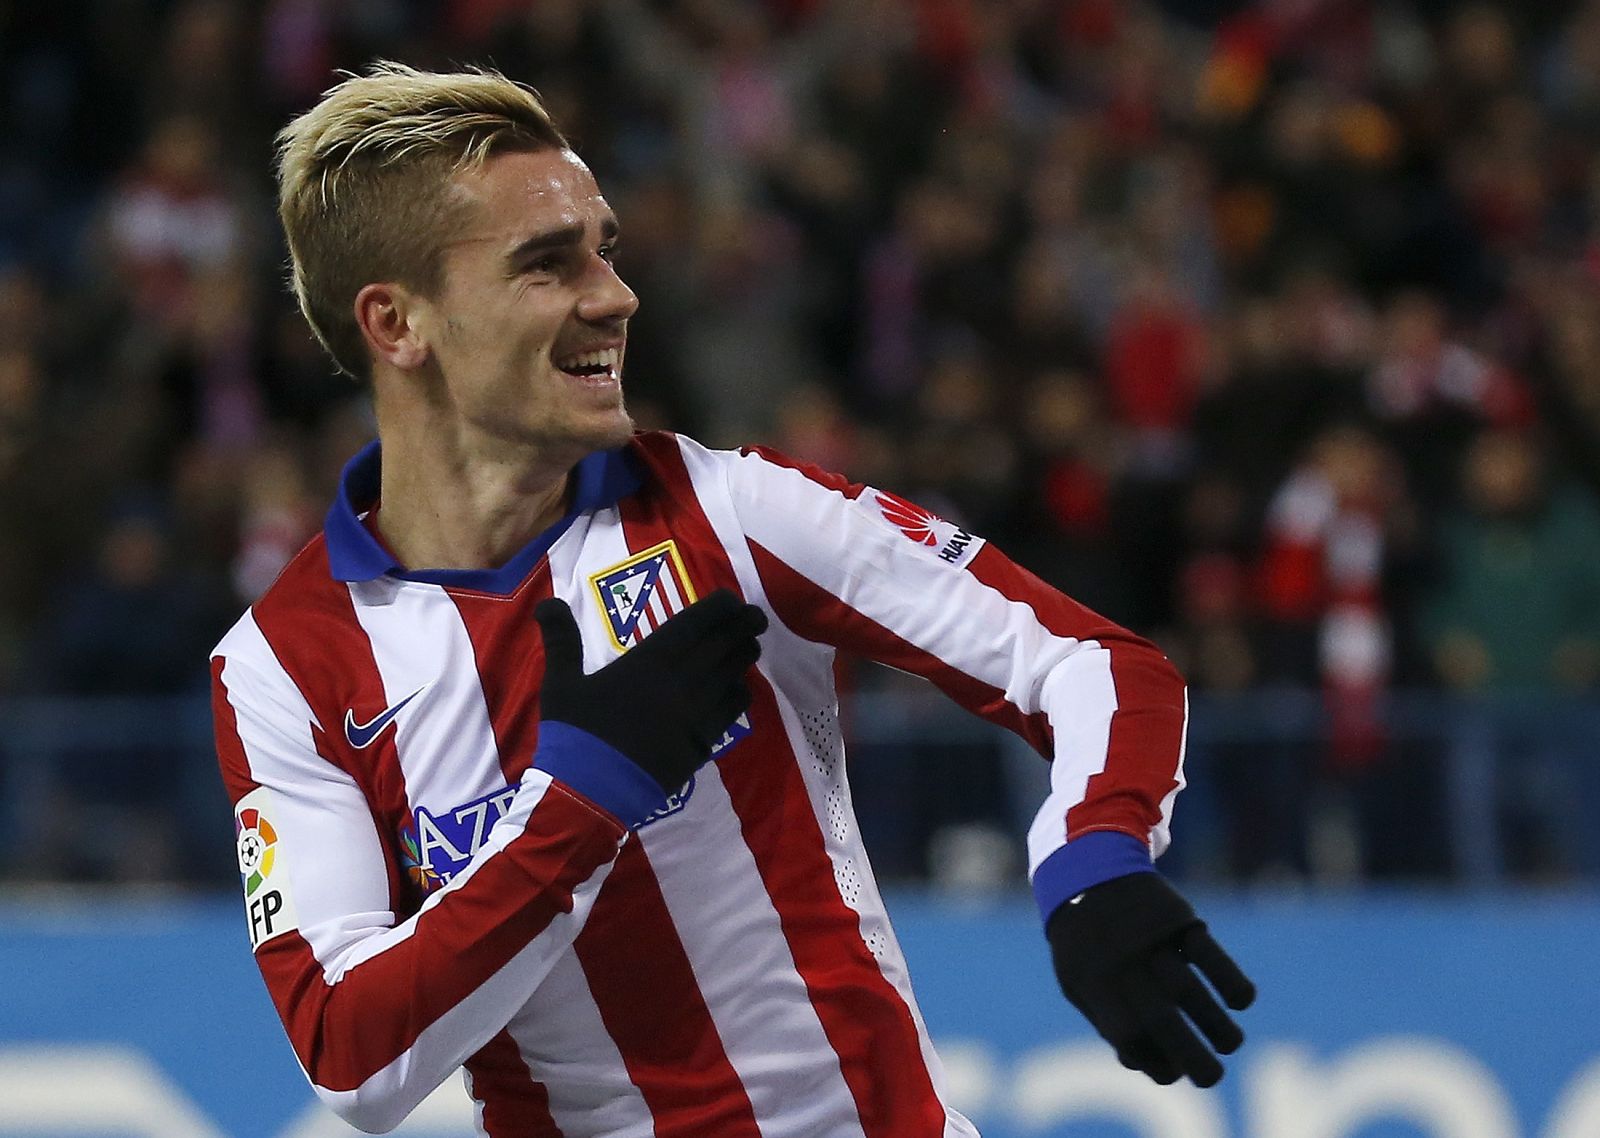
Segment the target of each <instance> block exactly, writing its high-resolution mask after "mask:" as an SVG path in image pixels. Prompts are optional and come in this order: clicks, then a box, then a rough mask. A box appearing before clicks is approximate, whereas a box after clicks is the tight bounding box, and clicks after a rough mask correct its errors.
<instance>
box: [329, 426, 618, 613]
mask: <svg viewBox="0 0 1600 1138" xmlns="http://www.w3.org/2000/svg"><path fill="white" fill-rule="evenodd" d="M381 468H382V467H381V452H380V448H379V444H378V443H376V442H373V443H370V444H368V445H367V446H366V447H364V448H363V449H362V451H361V453H360V454H358V455H356V456H355V457H354V458H352V459H351V460H350V461H349V462H348V463H347V464H346V465H345V468H344V473H343V474H341V475H340V476H339V493H338V496H337V497H335V498H334V500H333V506H332V507H331V508H330V509H329V510H328V517H327V521H326V522H324V524H323V530H322V532H323V534H324V535H325V536H326V537H327V540H328V568H329V571H330V572H331V573H332V575H333V579H334V580H335V581H372V580H376V579H377V578H379V577H382V576H385V575H388V576H391V577H398V578H399V579H401V580H403V581H425V582H427V583H428V584H432V585H449V586H452V587H455V588H462V589H474V590H476V591H478V592H482V593H502V594H503V593H510V592H514V591H515V590H516V588H517V586H518V585H520V584H522V582H523V581H524V580H525V579H526V578H527V576H528V574H529V573H530V572H532V571H533V567H534V566H535V565H537V564H538V563H539V558H541V557H543V556H544V555H545V553H546V552H547V551H548V550H549V549H550V547H551V546H552V545H554V544H555V543H556V540H557V539H558V538H559V537H560V536H561V535H562V534H564V533H566V532H567V527H569V526H570V525H572V523H573V521H575V520H576V519H577V517H578V515H580V514H584V513H588V512H589V511H591V510H601V509H604V508H605V507H607V506H611V505H615V504H616V503H617V502H618V501H620V500H621V499H623V498H626V497H627V496H628V495H629V494H632V493H633V492H634V491H635V490H637V489H638V488H639V486H640V484H641V479H640V477H639V472H638V471H637V470H636V469H635V468H634V465H633V463H632V462H631V461H629V458H628V450H627V448H626V447H621V448H618V449H617V450H602V451H596V452H595V453H593V454H591V455H589V456H588V457H586V458H585V459H584V460H583V461H582V462H580V463H578V465H577V466H575V467H573V468H572V474H573V479H574V487H573V493H572V508H571V509H570V510H568V511H567V514H566V516H565V517H563V518H562V519H561V520H560V521H558V522H556V523H555V524H554V525H552V526H551V527H550V528H549V529H547V530H545V531H544V532H543V533H541V534H540V535H539V536H538V537H536V538H534V539H533V540H532V541H530V542H529V543H528V544H527V545H525V546H523V547H522V548H521V549H520V550H518V551H517V553H516V554H515V555H514V556H513V557H512V558H511V560H509V561H507V562H506V563H505V564H504V565H502V566H500V568H498V569H406V568H404V567H403V566H401V564H400V563H399V562H398V561H396V560H395V559H394V556H393V555H392V554H390V552H389V551H388V550H387V549H385V548H384V547H383V545H382V544H381V543H380V542H379V541H378V539H377V538H376V537H375V536H373V534H372V532H371V531H370V530H368V529H367V527H366V526H365V525H363V524H362V521H361V512H364V511H366V510H368V509H370V508H371V507H372V504H373V503H374V502H376V501H377V499H378V487H379V471H380V470H381Z"/></svg>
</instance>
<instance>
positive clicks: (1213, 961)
mask: <svg viewBox="0 0 1600 1138" xmlns="http://www.w3.org/2000/svg"><path fill="white" fill-rule="evenodd" d="M1178 951H1180V952H1182V953H1183V955H1184V958H1185V959H1187V960H1188V961H1189V963H1191V964H1193V965H1194V966H1195V967H1196V968H1198V969H1200V971H1201V973H1202V974H1203V975H1204V976H1205V978H1206V979H1207V980H1209V981H1210V982H1211V986H1212V987H1213V988H1215V989H1216V990H1217V994H1218V995H1220V996H1221V997H1222V1000H1223V1002H1224V1003H1226V1004H1227V1005H1228V1006H1229V1007H1230V1008H1232V1009H1233V1010H1234V1011H1243V1010H1244V1009H1245V1008H1247V1007H1249V1006H1250V1005H1251V1004H1253V1003H1254V1002H1255V999H1256V986H1255V985H1254V984H1252V983H1251V982H1250V978H1249V977H1248V976H1246V975H1245V974H1244V972H1243V970H1242V969H1240V967H1239V966H1238V965H1237V964H1235V963H1234V962H1233V957H1231V956H1229V955H1228V954H1227V953H1226V952H1224V951H1223V949H1222V946H1221V945H1220V944H1218V943H1217V942H1216V941H1215V940H1214V939H1213V938H1212V936H1211V934H1210V933H1209V932H1207V931H1206V928H1205V926H1204V925H1200V926H1198V927H1196V928H1192V929H1189V930H1188V931H1187V932H1186V933H1184V935H1183V937H1182V939H1181V940H1179V941H1178Z"/></svg>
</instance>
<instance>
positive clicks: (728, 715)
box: [708, 680, 751, 746]
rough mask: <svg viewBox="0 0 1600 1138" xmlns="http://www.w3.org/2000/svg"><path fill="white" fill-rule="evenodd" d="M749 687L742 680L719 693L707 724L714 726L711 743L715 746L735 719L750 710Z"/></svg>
mask: <svg viewBox="0 0 1600 1138" xmlns="http://www.w3.org/2000/svg"><path fill="white" fill-rule="evenodd" d="M750 703H751V698H750V685H748V684H746V683H745V682H744V681H743V680H736V681H734V682H733V683H732V684H729V685H728V688H727V690H726V691H724V692H722V693H721V699H720V700H719V701H718V702H717V704H716V706H715V709H714V710H713V711H712V713H711V715H710V718H709V720H708V721H709V722H711V723H714V724H716V730H715V731H714V732H713V733H712V738H711V742H712V745H713V746H715V745H716V744H717V743H719V742H721V740H722V736H723V735H724V734H726V733H727V730H728V727H729V726H730V725H732V723H733V721H734V720H735V719H738V718H739V716H741V715H743V714H744V713H745V712H746V711H749V710H750Z"/></svg>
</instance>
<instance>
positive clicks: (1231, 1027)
mask: <svg viewBox="0 0 1600 1138" xmlns="http://www.w3.org/2000/svg"><path fill="white" fill-rule="evenodd" d="M1150 972H1151V974H1152V975H1153V976H1155V978H1156V983H1157V984H1159V985H1161V990H1162V991H1164V992H1166V994H1167V995H1168V996H1170V997H1171V998H1172V1000H1173V1001H1174V1002H1175V1003H1176V1004H1177V1005H1178V1007H1180V1008H1182V1009H1183V1014H1184V1015H1186V1016H1188V1017H1189V1020H1190V1022H1192V1023H1193V1024H1194V1025H1195V1026H1196V1027H1198V1028H1199V1029H1200V1032H1201V1034H1203V1035H1204V1036H1205V1037H1206V1039H1207V1040H1208V1041H1209V1042H1210V1044H1211V1046H1212V1047H1214V1048H1216V1049H1217V1050H1218V1051H1220V1052H1221V1053H1222V1054H1224V1055H1229V1054H1232V1053H1233V1052H1235V1051H1237V1050H1239V1045H1240V1044H1242V1043H1243V1042H1244V1032H1243V1031H1241V1030H1240V1029H1239V1025H1238V1024H1236V1023H1234V1022H1233V1020H1232V1019H1231V1018H1229V1016H1228V1013H1227V1012H1225V1011H1223V1010H1222V1005H1221V1004H1219V1003H1217V1000H1216V997H1215V996H1213V995H1212V994H1211V992H1210V991H1209V990H1208V989H1207V988H1206V986H1205V985H1204V984H1202V983H1201V982H1200V977H1198V976H1196V975H1195V974H1194V972H1193V971H1192V970H1191V969H1190V968H1189V965H1188V964H1186V963H1185V962H1184V960H1183V959H1182V957H1180V956H1179V955H1178V954H1177V953H1176V952H1173V951H1171V950H1167V951H1163V952H1158V953H1156V955H1155V956H1154V957H1153V958H1152V959H1151V961H1150Z"/></svg>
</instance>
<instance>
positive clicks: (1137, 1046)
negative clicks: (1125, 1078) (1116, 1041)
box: [1117, 1038, 1183, 1087]
mask: <svg viewBox="0 0 1600 1138" xmlns="http://www.w3.org/2000/svg"><path fill="white" fill-rule="evenodd" d="M1117 1062H1119V1063H1121V1064H1122V1065H1123V1066H1124V1067H1126V1068H1128V1070H1130V1071H1138V1072H1139V1073H1140V1074H1143V1075H1149V1076H1150V1078H1151V1079H1152V1080H1154V1081H1155V1082H1157V1083H1160V1084H1161V1085H1162V1086H1164V1087H1166V1086H1171V1085H1172V1084H1173V1083H1175V1082H1177V1081H1178V1080H1179V1079H1180V1078H1182V1077H1183V1072H1182V1071H1180V1070H1178V1068H1177V1067H1176V1066H1174V1065H1173V1063H1172V1060H1170V1059H1168V1058H1167V1057H1166V1056H1165V1055H1163V1054H1162V1053H1161V1049H1160V1048H1159V1047H1157V1046H1156V1045H1155V1043H1154V1042H1152V1041H1151V1040H1149V1039H1145V1038H1140V1039H1137V1040H1135V1041H1133V1042H1132V1043H1129V1044H1128V1045H1127V1046H1126V1047H1120V1048H1118V1049H1117Z"/></svg>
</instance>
